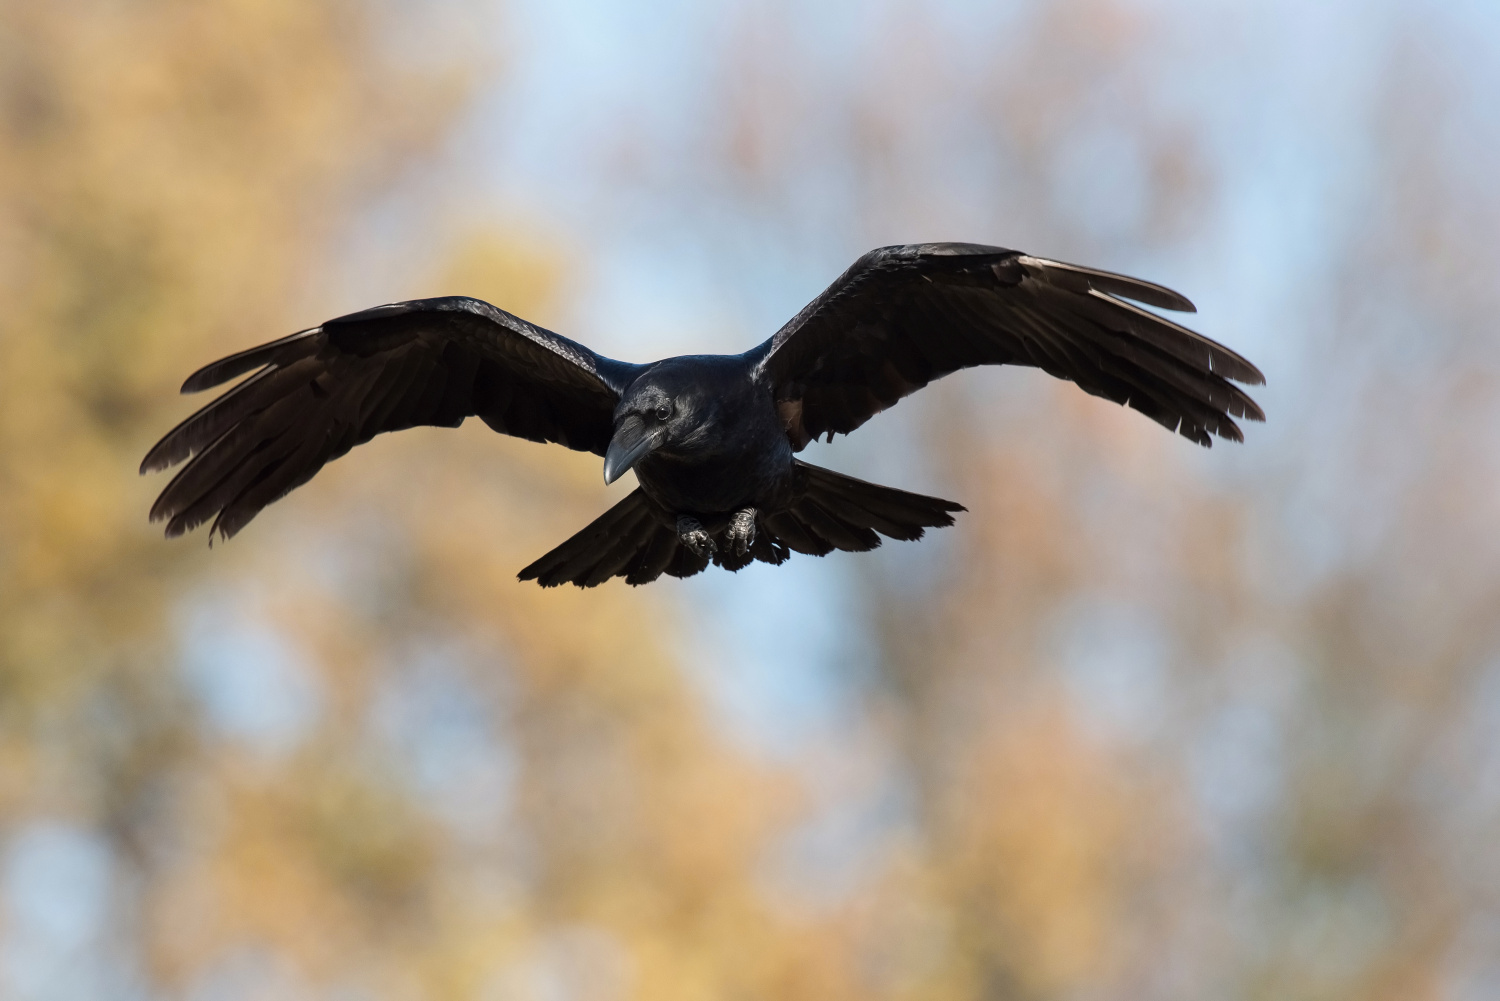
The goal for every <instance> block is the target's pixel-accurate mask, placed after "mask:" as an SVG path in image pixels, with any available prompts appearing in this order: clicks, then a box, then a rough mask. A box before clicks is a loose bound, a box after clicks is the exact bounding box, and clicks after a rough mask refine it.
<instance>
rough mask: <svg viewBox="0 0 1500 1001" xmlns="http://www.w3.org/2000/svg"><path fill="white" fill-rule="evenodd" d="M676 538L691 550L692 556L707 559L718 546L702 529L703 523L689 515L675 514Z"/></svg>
mask: <svg viewBox="0 0 1500 1001" xmlns="http://www.w3.org/2000/svg"><path fill="white" fill-rule="evenodd" d="M677 539H678V541H679V542H681V543H682V544H683V545H684V546H687V547H688V548H689V549H691V550H692V551H693V555H694V556H698V557H701V558H703V559H708V558H709V557H710V556H712V555H713V554H714V552H715V551H716V550H717V549H718V548H719V547H718V546H716V545H714V538H713V536H711V535H709V534H708V531H707V530H706V529H704V527H703V523H702V522H701V521H699V520H698V519H697V518H694V517H691V516H690V515H686V514H680V515H678V516H677Z"/></svg>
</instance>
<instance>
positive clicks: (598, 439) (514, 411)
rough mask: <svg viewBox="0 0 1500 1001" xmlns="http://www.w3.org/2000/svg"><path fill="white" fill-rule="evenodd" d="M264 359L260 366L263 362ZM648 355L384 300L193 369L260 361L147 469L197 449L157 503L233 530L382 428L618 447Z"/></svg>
mask: <svg viewBox="0 0 1500 1001" xmlns="http://www.w3.org/2000/svg"><path fill="white" fill-rule="evenodd" d="M257 370H258V371H257ZM637 371H638V366H634V365H629V364H626V363H624V362H617V361H613V360H611V359H608V358H603V357H601V356H599V355H596V354H595V353H594V352H592V351H590V350H589V349H588V348H586V347H584V346H583V345H581V344H577V343H574V342H573V341H570V340H568V339H567V338H566V337H560V336H558V335H557V334H554V333H552V332H551V331H549V330H543V329H542V328H541V327H537V326H534V325H533V324H530V323H527V322H526V321H525V320H522V319H520V318H518V317H515V316H512V315H511V314H509V313H507V312H505V311H504V310H502V309H496V308H495V307H494V306H491V305H490V304H489V303H487V302H480V301H479V300H478V299H469V298H466V297H462V296H450V297H446V298H441V299H418V300H414V301H412V302H398V303H394V304H392V305H389V306H379V307H376V308H375V309H367V310H365V311H363V312H360V313H352V314H350V315H348V316H341V317H339V318H338V319H335V320H329V321H328V322H327V323H325V324H323V325H322V326H320V327H314V328H312V329H311V330H304V331H302V332H300V333H296V334H292V335H291V336H289V337H283V338H282V339H280V340H277V341H272V342H271V343H269V344H263V345H261V346H260V347H256V348H251V349H250V350H248V351H242V352H240V353H239V354H236V355H231V356H229V357H228V358H224V359H221V360H219V361H216V362H214V363H213V364H211V365H208V366H206V367H204V368H202V369H199V370H198V371H197V372H195V373H193V374H192V375H191V376H189V377H188V380H187V381H186V382H185V383H183V386H182V391H183V392H184V393H196V392H199V391H200V390H204V389H208V388H210V387H213V386H217V385H219V384H221V383H224V382H226V381H228V380H230V379H233V378H236V377H237V376H241V375H244V374H246V373H248V372H254V373H255V374H253V375H251V376H250V378H248V379H246V380H245V381H244V382H241V383H240V384H239V385H237V386H235V387H234V388H233V389H231V390H229V391H228V392H227V393H225V394H224V395H222V396H220V397H219V398H218V399H216V400H214V401H213V402H212V403H210V404H209V405H208V406H206V407H204V408H203V409H202V410H199V411H198V412H197V413H195V414H193V415H192V416H191V417H189V418H188V419H187V420H185V421H183V422H182V423H181V424H179V425H178V426H177V427H176V428H174V429H172V431H171V432H169V433H168V434H167V436H166V437H164V438H163V439H162V440H161V441H159V442H157V444H156V446H155V447H154V448H152V449H151V451H150V452H149V453H147V455H146V458H145V460H144V461H143V462H142V463H141V472H142V473H145V472H149V471H152V470H157V469H165V468H166V467H168V466H171V465H175V464H176V463H178V462H181V461H183V460H184V459H190V461H189V462H188V464H187V465H186V466H184V467H183V469H182V471H181V472H179V473H178V474H177V476H176V478H175V479H173V480H172V482H171V483H169V484H168V485H167V487H166V489H165V490H163V491H162V493H161V497H159V498H158V499H157V501H156V504H155V505H154V506H153V507H152V508H151V520H152V521H162V520H165V521H166V522H167V535H168V536H174V535H181V534H182V533H183V532H186V531H189V530H190V529H193V528H195V527H197V526H198V525H201V524H203V523H204V522H206V521H208V520H209V519H210V518H212V519H214V524H213V528H212V529H211V532H213V531H216V532H218V533H219V534H220V535H221V536H223V537H224V538H228V537H229V536H231V535H233V534H234V533H236V532H238V531H239V530H240V529H241V528H243V527H245V525H246V524H247V523H248V522H249V521H250V519H252V518H254V517H255V515H256V514H257V513H259V511H260V510H261V508H263V507H265V506H266V505H267V504H270V503H271V502H272V501H275V500H277V499H278V498H280V497H283V496H285V495H286V493H287V492H288V491H290V490H292V489H294V488H296V487H298V486H301V485H302V484H303V483H306V482H307V481H308V480H309V479H311V478H312V477H313V474H315V473H316V472H317V471H318V470H319V469H321V468H322V467H323V465H324V464H325V463H327V462H329V461H331V460H333V459H336V458H338V457H339V456H341V455H343V454H344V453H345V452H347V451H349V449H351V448H353V447H354V446H355V445H359V444H363V443H364V442H367V441H369V440H370V439H371V438H373V437H374V436H375V435H377V434H380V433H381V432H382V431H399V430H402V429H403V428H409V427H416V426H417V425H421V424H429V425H437V426H441V427H457V426H458V425H459V424H462V423H463V421H464V419H465V418H466V417H469V416H470V415H477V416H479V417H480V418H481V419H483V420H484V422H485V423H486V424H488V425H489V426H490V427H492V428H494V429H495V430H496V431H501V432H503V433H505V434H512V435H516V436H517V437H520V438H527V439H530V440H532V441H553V442H557V443H558V444H560V445H566V446H568V447H569V448H575V449H580V450H583V451H587V452H596V453H598V454H600V455H603V454H604V451H605V449H606V448H607V447H608V446H609V437H610V432H611V430H612V424H611V422H612V416H613V413H614V407H615V403H616V402H617V401H618V399H619V397H620V394H621V393H622V392H623V391H624V390H625V388H626V387H627V386H628V385H629V384H630V382H631V381H632V380H633V379H634V378H635V375H636V373H637Z"/></svg>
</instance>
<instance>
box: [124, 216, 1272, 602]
mask: <svg viewBox="0 0 1500 1001" xmlns="http://www.w3.org/2000/svg"><path fill="white" fill-rule="evenodd" d="M1127 300H1130V301H1127ZM1135 303H1144V304H1146V305H1148V306H1155V307H1158V308H1161V309H1168V310H1177V311H1185V312H1194V311H1195V309H1194V306H1193V304H1192V303H1191V302H1189V301H1188V300H1187V299H1185V298H1183V297H1182V296H1181V295H1178V294H1177V293H1176V292H1173V291H1171V290H1170V289H1167V288H1163V287H1162V286H1160V285H1154V284H1151V283H1150V282H1144V281H1139V280H1137V279H1134V278H1126V277H1123V276H1121V275H1115V274H1110V273H1108V272H1104V271H1096V270H1094V269H1092V268H1084V267H1079V266H1077V265H1074V264H1064V263H1062V262H1060V261H1051V260H1046V259H1043V258H1039V257H1031V256H1029V255H1027V254H1024V253H1021V252H1020V251H1015V250H1006V249H1003V248H1000V247H987V246H980V245H977V244H969V243H925V244H915V245H908V246H896V247H882V248H880V249H877V250H872V251H870V252H869V253H868V254H865V255H864V256H863V257H861V258H860V259H859V260H857V261H855V262H854V265H853V266H852V267H851V268H849V270H848V271H846V272H844V274H843V275H841V276H840V277H839V279H838V280H837V281H835V282H834V283H833V284H832V285H831V286H829V287H828V289H827V290H826V291H824V292H823V294H821V295H819V296H818V297H817V298H816V299H814V300H813V301H812V302H811V303H809V304H808V305H807V307H806V308H804V309H803V310H802V311H801V312H800V313H798V314H797V315H796V316H795V317H793V318H792V319H791V321H790V322H789V323H787V324H786V326H784V327H782V328H781V330H779V331H778V332H777V333H776V335H775V336H774V337H772V338H771V339H770V340H768V341H766V342H765V343H763V344H761V345H759V346H758V347H754V348H751V349H750V350H749V351H746V352H745V353H743V354H738V355H687V356H684V357H678V358H668V359H666V360H664V361H658V362H655V363H653V364H649V365H633V364H629V363H626V362H620V361H615V360H613V359H610V358H605V357H603V356H601V355H598V354H595V353H594V352H593V351H590V350H589V349H588V348H586V347H584V346H583V345H581V344H578V343H575V342H574V341H570V340H568V339H567V338H566V337H561V336H559V335H557V334H554V333H552V332H551V331H549V330H543V329H542V328H540V327H537V326H535V325H534V324H531V323H527V322H526V321H525V320H522V319H520V318H519V317H516V316H512V315H511V314H510V313H507V312H505V311H504V310H503V309H497V308H496V307H494V306H492V305H490V304H489V303H487V302H481V301H480V300H478V299H470V298H467V297H463V296H450V297H445V298H437V299H417V300H413V301H410V302H398V303H393V304H391V305H388V306H378V307H376V308H374V309H367V310H364V311H363V312H359V313H352V314H350V315H348V316H341V317H339V318H337V319H334V320H329V321H328V322H327V323H324V324H323V325H322V326H319V327H313V328H312V329H310V330H303V331H301V332H299V333H295V334H292V335H290V336H288V337H283V338H281V339H280V340H276V341H271V342H270V343H269V344H263V345H261V346H259V347H255V348H251V349H249V350H248V351H242V352H240V353H239V354H235V355H230V356H229V357H228V358H223V359H221V360H219V361H216V362H214V363H213V364H211V365H208V366H206V367H204V368H202V369H199V370H198V371H197V372H195V373H193V374H192V375H191V376H189V377H188V379H187V381H186V382H185V383H183V386H182V392H184V393H196V392H199V391H200V390H204V389H208V388H210V387H213V386H218V385H220V384H222V383H224V382H226V381H228V380H230V379H234V378H236V377H238V376H242V375H245V374H247V373H252V372H253V373H254V374H253V375H250V377H249V378H248V379H245V380H244V381H243V382H241V383H239V384H238V385H236V386H234V387H233V388H232V389H230V390H229V391H228V392H226V393H224V394H223V395H222V396H220V397H218V398H217V399H216V400H214V401H213V402H212V403H210V404H208V405H207V406H206V407H204V408H203V409H201V410H199V411H198V412H197V413H195V414H193V415H192V416H191V417H189V418H188V419H187V420H185V421H183V422H182V423H181V424H179V425H178V426H177V427H176V428H174V429H172V431H170V432H169V433H168V434H167V435H166V437H164V438H162V440H161V441H160V442H158V443H157V444H156V446H155V447H153V448H152V449H151V451H150V452H148V453H147V455H146V458H145V460H144V461H143V462H142V463H141V472H142V473H145V472H148V471H152V470H159V469H165V468H167V467H168V466H172V465H174V464H176V463H178V462H181V461H183V460H185V459H186V460H190V461H188V463H187V465H186V466H184V467H183V469H182V470H181V471H180V472H179V473H178V474H177V475H176V477H175V478H174V479H173V480H172V481H171V482H170V483H169V484H167V486H166V488H165V489H164V490H163V491H162V493H161V496H160V497H159V498H158V499H157V501H156V503H155V505H154V506H153V507H152V508H151V520H152V521H162V520H164V521H166V523H167V526H166V534H167V535H168V536H169V537H171V536H177V535H181V534H182V533H184V532H186V531H189V530H190V529H192V528H195V527H197V526H198V525H201V524H202V523H204V522H205V521H208V520H209V519H210V518H212V519H213V525H212V527H211V528H210V530H209V532H210V538H211V537H212V535H213V533H214V532H217V533H218V534H219V535H220V536H221V537H223V538H226V539H227V538H229V537H230V536H232V535H234V534H235V533H236V532H238V531H239V530H240V529H242V528H244V527H245V525H246V524H247V523H248V522H249V521H250V519H252V518H254V517H255V515H256V514H257V513H259V512H260V510H261V509H262V508H263V507H265V506H266V505H267V504H270V503H271V502H272V501H275V500H277V499H279V498H281V497H283V496H285V495H286V494H287V493H288V492H289V491H291V490H293V489H294V488H296V487H298V486H301V485H302V484H303V483H306V482H307V481H308V480H309V479H311V478H312V476H313V474H315V473H316V472H317V471H318V470H319V469H321V468H322V467H323V464H324V463H326V462H329V461H330V460H332V459H336V458H338V457H339V456H341V455H343V454H344V453H345V452H347V451H349V449H351V448H353V447H354V446H355V445H359V444H362V443H364V442H366V441H369V440H370V439H371V438H373V437H374V436H375V435H377V434H380V433H381V432H383V431H399V430H401V429H403V428H409V427H415V426H417V425H420V424H427V425H436V426H441V427H457V426H458V425H459V424H462V423H463V421H464V419H465V418H467V417H469V416H471V415H477V416H478V417H479V418H480V419H481V420H483V421H484V422H485V423H486V424H488V425H489V426H490V427H491V428H493V429H494V430H496V431H500V432H502V433H504V434H511V435H516V436H517V437H521V438H526V439H529V440H531V441H543V442H547V441H550V442H557V443H558V444H560V445H566V446H567V447H569V448H573V449H579V450H581V451H586V452H593V453H595V454H596V455H600V456H603V457H604V480H605V482H606V483H612V482H614V481H615V480H616V479H618V478H619V477H620V476H622V475H623V474H624V473H625V471H626V470H630V469H633V470H635V474H636V478H637V480H638V481H639V484H640V485H639V486H638V487H637V488H636V489H635V490H634V491H632V492H631V493H630V495H629V496H627V497H626V498H625V499H624V500H622V501H620V502H619V503H618V504H616V505H615V506H614V507H612V508H610V509H609V510H608V511H606V512H605V513H604V514H603V515H601V516H600V517H599V518H598V519H597V520H595V521H594V522H593V523H592V524H590V525H589V526H588V527H586V528H584V529H583V530H582V531H581V532H579V533H578V534H577V535H574V536H573V537H572V538H570V539H568V540H567V541H566V542H564V543H563V544H562V545H560V546H558V547H557V548H556V549H554V550H552V551H551V552H549V553H547V554H546V555H545V556H543V557H542V558H541V559H539V560H537V561H536V562H535V563H532V564H531V565H530V566H528V567H526V568H525V569H524V570H522V571H521V573H520V579H522V580H535V581H537V582H538V583H539V584H541V585H542V586H543V587H553V586H556V585H558V584H563V583H567V582H571V583H573V584H577V585H579V586H581V587H593V586H594V585H596V584H599V583H602V582H603V581H605V580H608V579H609V578H611V577H624V578H625V581H626V583H629V584H644V583H647V582H649V581H653V580H655V579H656V578H658V577H659V576H661V575H662V574H663V573H666V574H670V575H672V576H674V577H688V576H691V575H693V574H695V573H698V572H699V571H701V570H703V569H704V568H705V567H706V566H708V564H709V563H710V562H713V563H715V564H717V565H719V566H722V567H725V568H727V569H730V570H738V569H740V568H741V567H744V566H746V565H748V564H749V563H750V562H751V561H752V560H763V561H765V562H767V563H773V564H779V563H782V562H784V561H785V560H786V559H787V558H788V556H789V555H790V552H791V550H796V551H797V552H800V553H809V554H812V555H815V556H822V555H825V554H827V553H829V552H831V551H833V550H834V549H842V550H847V551H852V552H862V551H864V550H868V549H873V548H875V547H876V546H878V545H880V536H881V535H887V536H889V537H891V538H893V539H919V538H921V537H922V533H923V530H924V529H927V528H936V527H940V526H944V525H951V524H953V512H955V511H962V510H964V508H963V507H962V506H961V505H958V504H955V503H953V502H952V501H946V500H940V499H938V498H936V497H924V496H922V495H920V494H914V493H907V492H906V491H904V490H895V489H892V488H890V487H883V486H877V485H876V484H873V483H866V482H864V481H863V480H857V479H854V478H853V477H849V476H844V475H842V474H839V473H835V472H832V471H830V470H827V469H822V468H819V467H818V466H813V465H809V464H808V463H805V462H802V461H801V460H799V459H797V458H795V457H794V456H795V454H796V453H797V452H800V451H801V450H802V449H803V448H804V447H805V446H806V445H807V444H808V443H809V442H811V441H813V440H815V439H817V438H818V437H820V436H823V435H827V437H828V440H830V441H831V440H832V439H833V436H834V435H835V434H848V433H849V432H851V431H853V430H854V429H855V428H857V427H859V426H860V425H861V424H863V423H864V422H865V421H867V420H869V419H870V418H871V417H873V416H874V415H875V414H877V413H879V412H880V411H881V410H884V409H885V408H886V407H889V406H891V405H892V404H894V403H895V402H896V401H897V400H899V399H901V398H902V397H903V396H906V395H907V394H909V393H912V392H915V391H916V390H918V389H921V388H922V387H923V386H925V385H927V384H928V383H929V382H931V381H932V380H934V379H937V378H939V377H940V376H943V375H947V374H948V373H949V372H954V371H957V370H958V369H961V368H968V367H970V366H974V365H1004V364H1011V365H1032V366H1035V367H1037V368H1040V369H1042V370H1043V371H1044V372H1047V373H1049V374H1050V375H1054V376H1056V377H1058V378H1060V379H1070V380H1072V381H1073V382H1075V383H1077V384H1078V386H1079V388H1081V389H1083V390H1084V391H1085V392H1087V393H1091V394H1093V395H1095V396H1102V397H1104V398H1105V399H1108V400H1113V401H1114V402H1116V403H1120V404H1123V405H1125V406H1128V407H1131V408H1133V409H1135V410H1139V411H1140V412H1141V413H1143V414H1145V415H1146V416H1148V417H1150V418H1152V419H1153V420H1155V421H1157V422H1159V423H1161V424H1162V425H1164V426H1166V427H1167V428H1168V429H1170V430H1174V431H1177V432H1179V433H1181V434H1182V435H1183V436H1184V437H1187V438H1190V439H1192V440H1193V441H1195V442H1197V443H1198V444H1200V445H1204V446H1208V445H1210V444H1211V441H1210V438H1209V436H1210V434H1214V435H1218V436H1219V437H1221V438H1228V439H1232V440H1234V441H1243V440H1244V437H1243V435H1242V434H1241V433H1240V429H1239V427H1238V426H1237V425H1236V424H1235V422H1234V418H1236V417H1242V418H1248V419H1250V420H1255V421H1260V420H1264V419H1265V415H1264V414H1263V413H1262V412H1261V409H1260V407H1258V406H1256V404H1255V401H1254V400H1252V399H1250V397H1249V396H1247V395H1246V394H1245V393H1244V392H1243V391H1241V390H1240V389H1239V388H1238V387H1236V386H1234V385H1233V384H1232V383H1231V382H1230V381H1229V380H1235V381H1237V382H1241V383H1249V384H1261V383H1264V382H1265V377H1264V376H1262V375H1261V373H1260V371H1259V370H1258V369H1256V367H1255V366H1254V365H1251V364H1250V363H1249V362H1248V361H1246V360H1245V359H1244V358H1241V357H1240V356H1239V355H1237V354H1235V353H1234V352H1233V351H1230V350H1229V349H1228V348H1226V347H1224V346H1222V345H1220V344H1217V343H1215V342H1214V341H1211V340H1209V339H1208V338H1206V337H1203V336H1202V335H1200V334H1197V333H1194V332H1193V331H1191V330H1188V329H1187V328H1186V327H1182V326H1179V325H1177V324H1176V323H1173V322H1171V321H1170V320H1167V319H1164V318H1163V317H1161V316H1158V315H1157V314H1155V313H1153V312H1150V311H1148V310H1146V309H1142V308H1141V307H1140V306H1138V305H1135Z"/></svg>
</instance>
